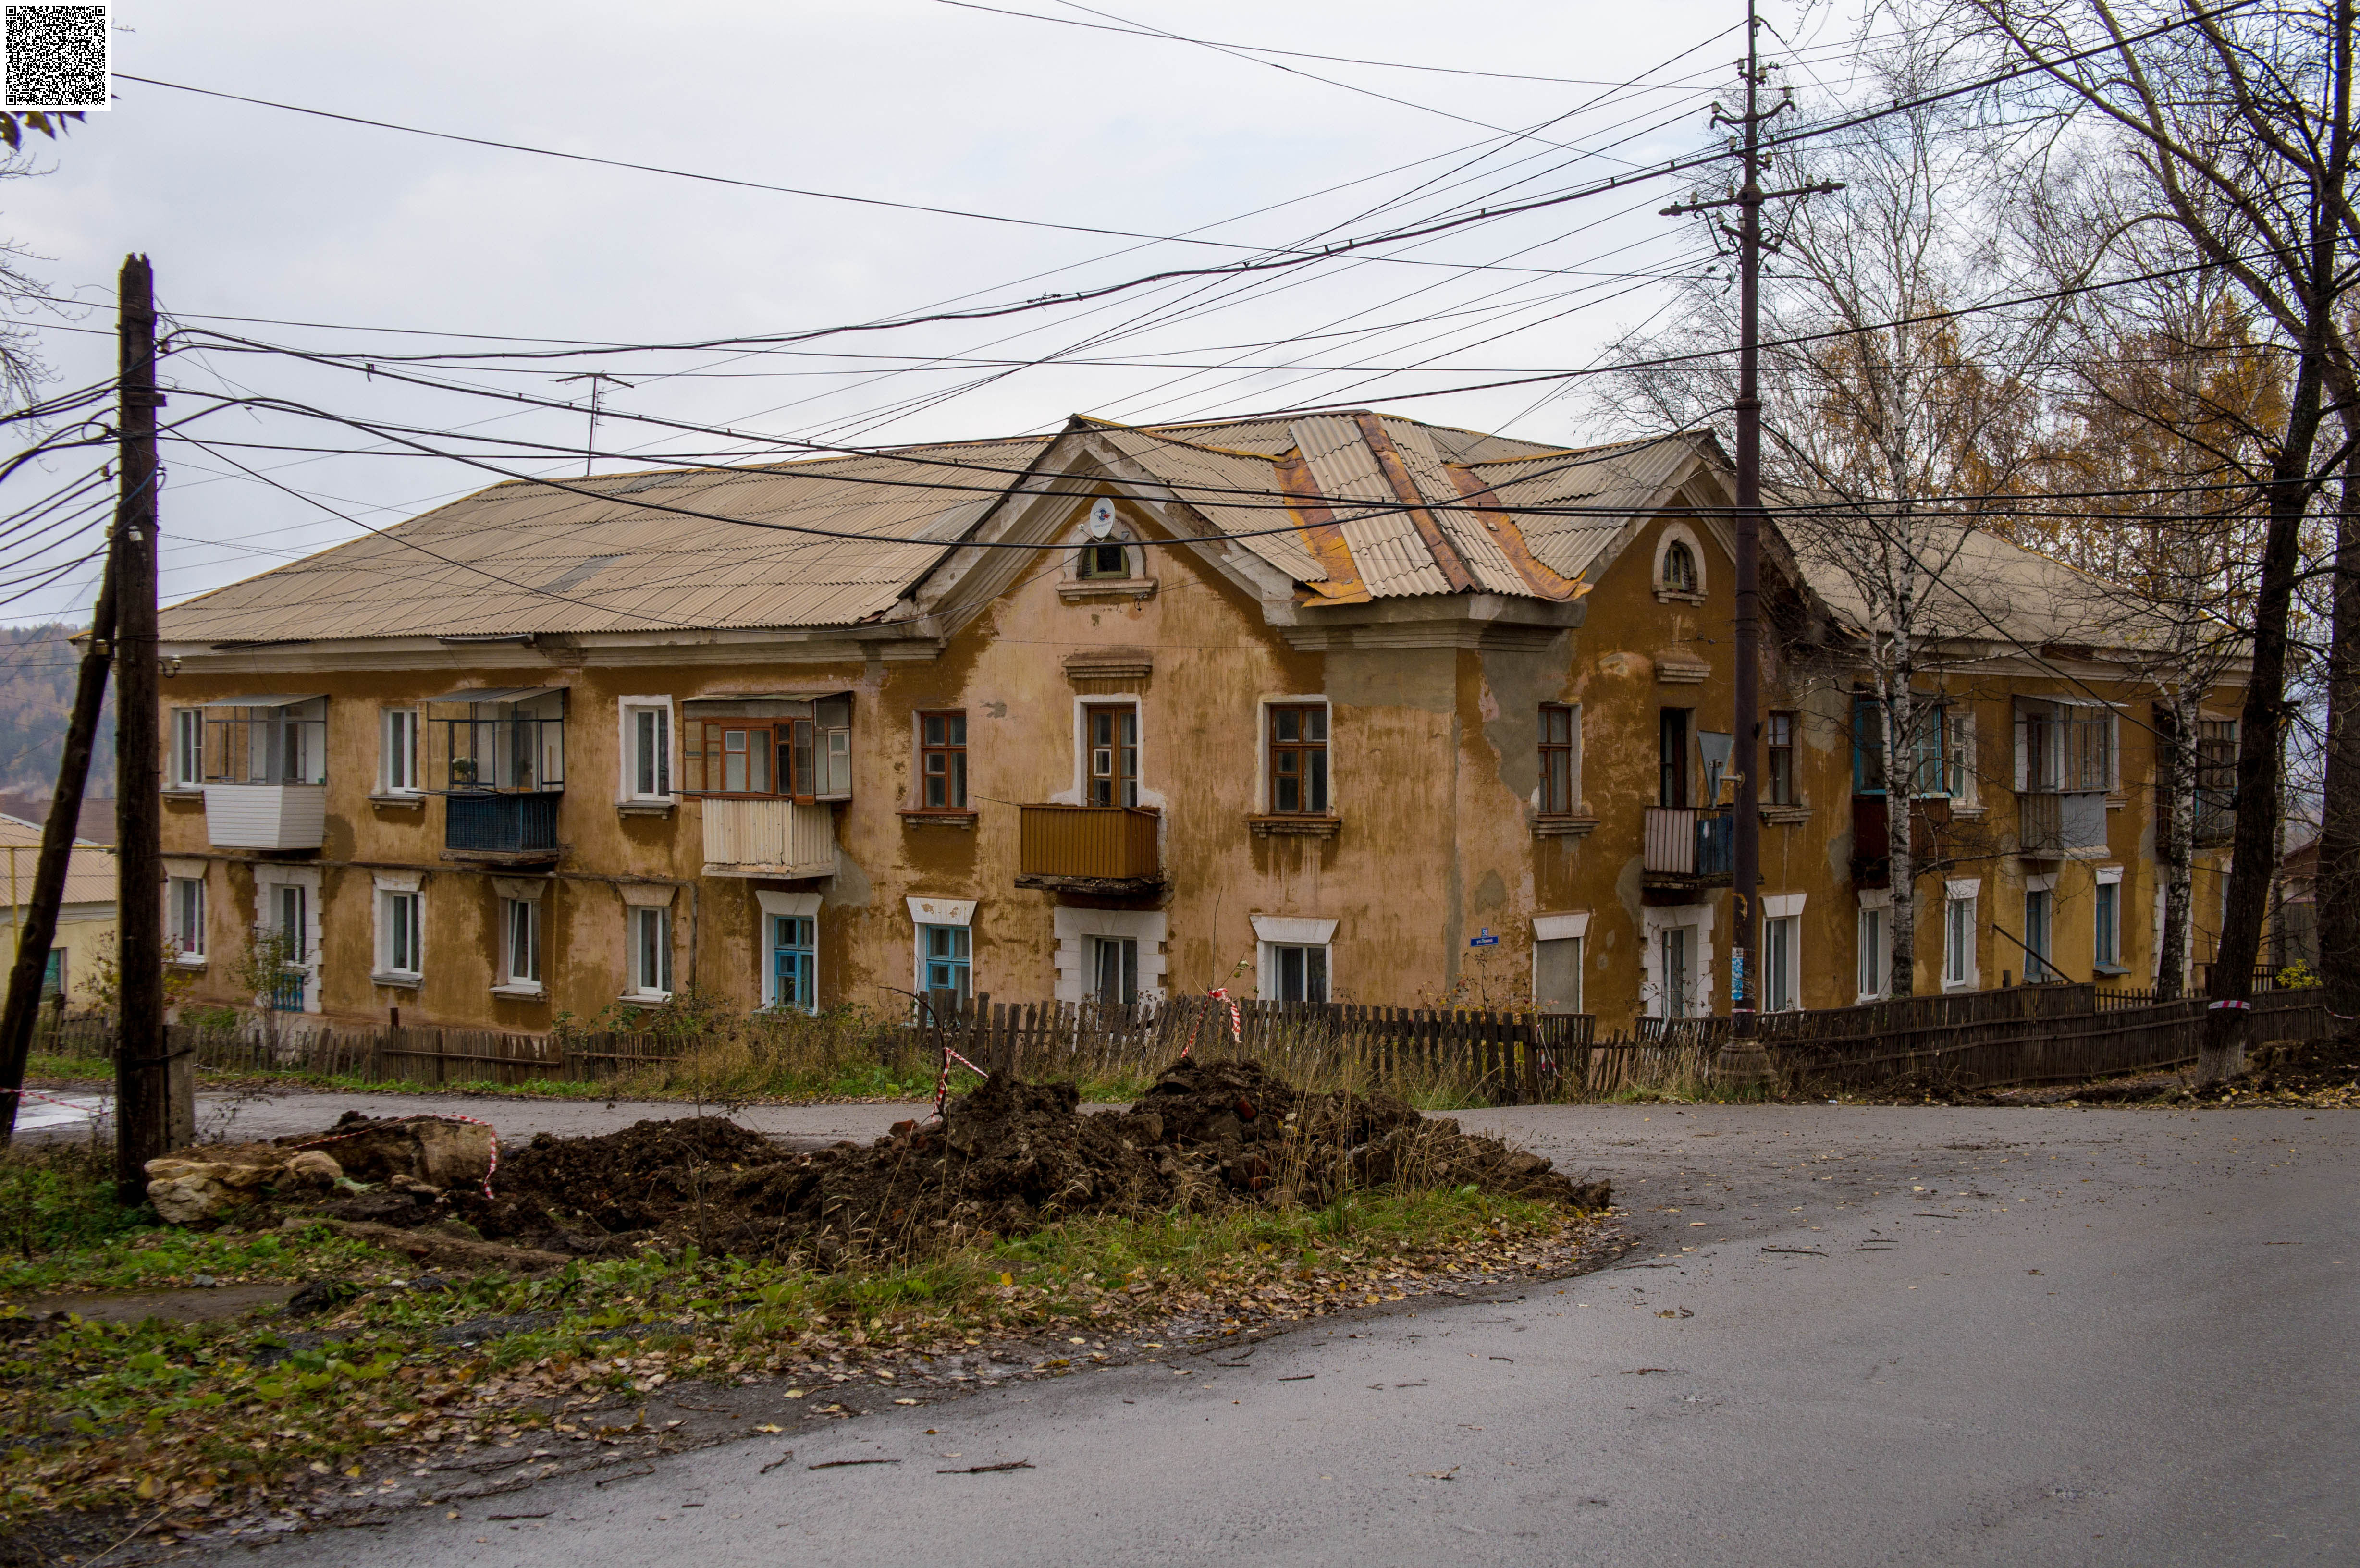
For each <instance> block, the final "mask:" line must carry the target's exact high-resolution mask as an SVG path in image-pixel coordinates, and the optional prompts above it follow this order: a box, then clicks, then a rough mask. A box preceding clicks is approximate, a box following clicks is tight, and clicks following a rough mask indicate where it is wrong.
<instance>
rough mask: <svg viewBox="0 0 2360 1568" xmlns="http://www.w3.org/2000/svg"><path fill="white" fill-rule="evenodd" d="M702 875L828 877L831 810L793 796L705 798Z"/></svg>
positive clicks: (832, 847)
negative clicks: (703, 873) (780, 797)
mask: <svg viewBox="0 0 2360 1568" xmlns="http://www.w3.org/2000/svg"><path fill="white" fill-rule="evenodd" d="M704 806H705V875H706V876H707V877H833V876H835V875H836V813H835V812H834V811H831V810H830V809H829V808H828V807H826V806H825V805H805V804H803V802H801V801H798V800H716V799H707V800H705V802H704Z"/></svg>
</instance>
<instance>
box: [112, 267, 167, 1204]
mask: <svg viewBox="0 0 2360 1568" xmlns="http://www.w3.org/2000/svg"><path fill="white" fill-rule="evenodd" d="M155 282H156V280H155V274H154V272H153V271H152V270H151V269H150V268H149V267H148V265H147V257H146V256H127V257H126V258H125V259H124V263H123V274H122V279H121V282H120V283H119V285H118V289H117V297H118V299H119V304H118V306H117V311H118V314H117V317H116V321H117V326H116V331H117V333H118V336H119V340H120V344H121V354H122V361H121V363H122V370H121V384H120V391H121V407H120V412H119V414H118V415H117V419H116V423H117V428H118V430H119V431H120V436H121V454H120V459H119V463H120V467H121V470H122V485H123V500H122V503H121V506H120V508H119V509H118V511H117V513H116V517H115V550H114V560H115V647H116V648H117V650H118V651H119V654H120V657H119V658H118V659H116V661H115V793H116V796H117V797H118V803H117V805H116V808H115V811H116V822H117V823H118V833H117V836H118V838H119V839H120V843H119V844H117V846H116V854H115V874H116V882H115V920H116V922H117V924H116V927H115V930H116V931H117V933H118V936H117V942H118V943H119V947H118V951H117V953H116V958H117V962H118V963H119V964H120V965H121V975H120V976H119V985H120V991H119V995H120V997H121V1005H122V1034H121V1036H120V1038H118V1039H117V1040H116V1041H115V1196H116V1197H117V1199H119V1200H120V1201H121V1202H123V1203H126V1204H127V1203H139V1202H141V1201H143V1200H144V1199H145V1198H146V1197H147V1161H149V1160H154V1159H157V1158H158V1157H159V1156H160V1155H162V1154H164V1153H165V1152H167V1151H168V1150H169V1148H170V1147H171V1127H172V1116H171V1105H170V1098H171V1093H170V1084H171V1082H172V1074H171V1073H169V1071H168V1067H169V1062H167V1061H166V1054H165V1040H164V897H163V887H164V857H163V842H162V833H163V814H164V800H163V787H164V768H163V757H162V748H161V746H160V745H159V744H158V743H159V740H160V738H161V737H160V736H159V735H158V728H159V722H158V715H157V711H156V708H157V702H158V691H157V680H158V669H157V666H158V657H157V650H158V641H157V628H156V527H157V506H156V486H157V485H158V481H159V479H160V478H161V475H160V474H158V471H157V463H156V410H157V409H158V408H161V407H162V406H163V402H164V398H163V396H162V394H160V393H158V391H157V390H156V288H155Z"/></svg>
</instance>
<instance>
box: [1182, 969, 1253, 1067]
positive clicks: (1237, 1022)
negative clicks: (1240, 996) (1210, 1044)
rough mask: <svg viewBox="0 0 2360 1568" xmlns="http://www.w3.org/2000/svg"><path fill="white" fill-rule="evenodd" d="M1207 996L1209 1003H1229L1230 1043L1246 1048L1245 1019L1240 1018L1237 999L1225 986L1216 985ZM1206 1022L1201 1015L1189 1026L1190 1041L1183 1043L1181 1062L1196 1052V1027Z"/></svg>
mask: <svg viewBox="0 0 2360 1568" xmlns="http://www.w3.org/2000/svg"><path fill="white" fill-rule="evenodd" d="M1205 996H1206V999H1207V1000H1208V1001H1214V1002H1227V1003H1229V1041H1230V1043H1231V1044H1233V1045H1236V1046H1239V1047H1243V1046H1244V1044H1245V1042H1246V1031H1245V1023H1244V1020H1243V1019H1242V1018H1240V1016H1239V1012H1238V1004H1237V998H1235V997H1234V996H1230V995H1229V990H1228V988H1227V987H1225V986H1221V985H1216V986H1214V987H1213V988H1212V989H1211V990H1209V991H1207V992H1206V993H1205ZM1204 1021H1205V1020H1204V1018H1203V1016H1202V1015H1201V1014H1200V1015H1199V1016H1198V1017H1197V1018H1196V1019H1195V1021H1193V1022H1191V1023H1190V1024H1189V1025H1188V1039H1187V1040H1186V1041H1185V1043H1183V1044H1182V1045H1181V1047H1180V1060H1181V1061H1183V1062H1185V1061H1187V1060H1188V1053H1189V1052H1190V1051H1194V1050H1195V1049H1196V1026H1197V1025H1198V1024H1201V1023H1203V1022H1204Z"/></svg>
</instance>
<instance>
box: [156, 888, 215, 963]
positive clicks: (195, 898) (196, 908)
mask: <svg viewBox="0 0 2360 1568" xmlns="http://www.w3.org/2000/svg"><path fill="white" fill-rule="evenodd" d="M164 937H165V945H166V947H167V949H168V951H169V952H170V953H171V954H172V957H173V960H174V961H175V962H177V963H180V964H202V963H203V962H204V961H205V879H204V878H203V877H171V878H169V879H168V880H167V881H166V882H165V884H164Z"/></svg>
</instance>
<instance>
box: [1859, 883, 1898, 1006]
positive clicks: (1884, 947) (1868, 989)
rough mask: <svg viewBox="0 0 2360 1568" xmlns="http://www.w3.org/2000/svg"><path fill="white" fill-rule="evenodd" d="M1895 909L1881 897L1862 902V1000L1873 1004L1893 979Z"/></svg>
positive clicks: (1860, 940)
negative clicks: (1893, 919) (1893, 917)
mask: <svg viewBox="0 0 2360 1568" xmlns="http://www.w3.org/2000/svg"><path fill="white" fill-rule="evenodd" d="M1891 920H1892V909H1891V907H1890V905H1889V902H1888V900H1887V898H1884V897H1878V898H1875V900H1874V902H1871V901H1870V900H1869V899H1867V898H1863V899H1862V900H1861V906H1860V930H1859V936H1858V942H1859V971H1860V972H1859V975H1857V979H1858V981H1859V985H1860V999H1861V1000H1862V1001H1863V1002H1874V1001H1877V1000H1879V999H1880V998H1882V997H1883V996H1884V995H1885V989H1886V986H1887V985H1889V984H1890V982H1891V978H1892V973H1891V972H1892V966H1893V927H1892V923H1891Z"/></svg>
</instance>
